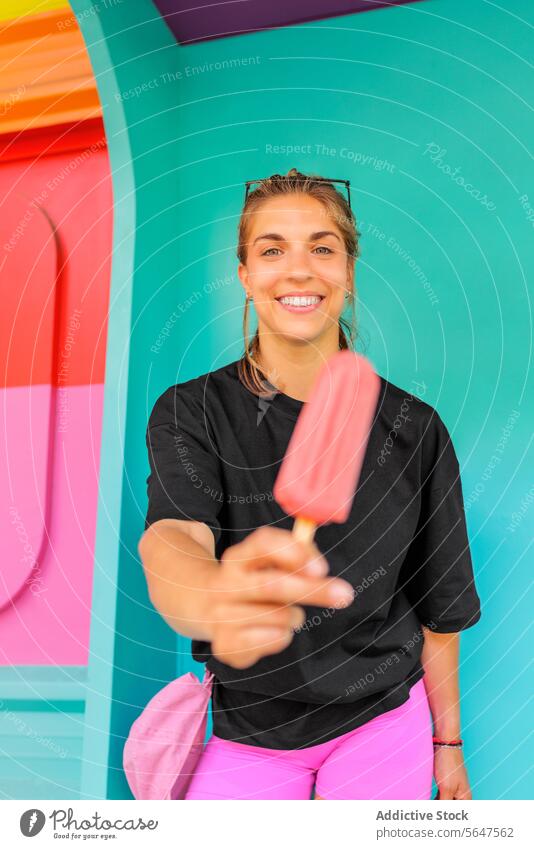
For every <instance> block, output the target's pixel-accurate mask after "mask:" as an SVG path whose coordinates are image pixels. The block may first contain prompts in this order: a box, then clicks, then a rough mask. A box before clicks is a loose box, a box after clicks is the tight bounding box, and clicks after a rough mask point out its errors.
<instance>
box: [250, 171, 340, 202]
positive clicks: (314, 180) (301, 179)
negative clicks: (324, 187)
mask: <svg viewBox="0 0 534 849" xmlns="http://www.w3.org/2000/svg"><path fill="white" fill-rule="evenodd" d="M276 177H280V178H282V179H283V178H284V175H283V174H273V175H272V177H263V178H262V179H261V180H247V182H246V183H245V203H246V201H247V198H248V196H249V193H250V191H251V189H250V187H251V186H253V185H254V184H255V183H266V182H268V181H269V180H270V179H273V178H276ZM290 179H291V180H296V181H298V182H301V183H304V182H308V183H309V182H312V183H342V184H343V185H344V186H345V188H346V190H347V203H348V205H349V209H352V206H351V203H350V180H330V179H329V178H328V177H290ZM252 191H254V190H252Z"/></svg>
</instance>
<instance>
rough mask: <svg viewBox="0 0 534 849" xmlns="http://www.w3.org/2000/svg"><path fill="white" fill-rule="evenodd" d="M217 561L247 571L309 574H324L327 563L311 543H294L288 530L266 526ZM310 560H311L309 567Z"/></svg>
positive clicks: (297, 541)
mask: <svg viewBox="0 0 534 849" xmlns="http://www.w3.org/2000/svg"><path fill="white" fill-rule="evenodd" d="M221 560H224V562H225V563H233V564H237V565H240V566H241V567H242V568H244V569H246V570H247V571H254V570H256V569H261V568H263V567H266V566H267V567H268V566H273V565H276V566H277V567H278V568H279V569H284V570H286V571H288V572H295V571H302V572H303V573H304V572H306V574H311V575H326V574H327V573H328V561H327V560H326V558H325V557H324V556H323V555H322V554H321V552H320V551H319V549H318V548H317V546H316V545H315V543H314V542H303V541H302V540H297V539H295V538H294V536H293V534H292V533H291V531H287V530H284V529H282V528H271V527H269V526H268V525H264V526H263V527H261V528H258V529H257V530H255V531H253V532H252V533H251V534H249V535H248V536H247V537H246V538H245V539H244V540H243V541H242V542H240V543H238V544H237V545H233V546H231V548H230V549H227V550H226V551H225V552H223V555H222V557H221ZM311 561H315V562H314V563H313V565H311ZM308 564H310V565H308ZM310 566H311V568H310Z"/></svg>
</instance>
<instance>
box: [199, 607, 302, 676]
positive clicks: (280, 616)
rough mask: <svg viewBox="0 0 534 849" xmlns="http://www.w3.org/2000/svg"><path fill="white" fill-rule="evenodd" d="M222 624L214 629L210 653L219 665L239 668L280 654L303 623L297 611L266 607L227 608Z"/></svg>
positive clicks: (299, 611)
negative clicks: (268, 656)
mask: <svg viewBox="0 0 534 849" xmlns="http://www.w3.org/2000/svg"><path fill="white" fill-rule="evenodd" d="M223 611H224V617H225V618H224V621H220V622H219V623H218V624H217V625H216V626H215V628H214V631H213V638H212V641H211V645H212V652H213V654H214V655H215V656H216V657H217V658H218V659H219V660H221V661H222V662H223V663H227V664H228V665H229V666H233V667H235V668H238V669H243V668H245V667H247V666H251V665H252V664H253V663H256V661H258V660H259V659H260V657H263V656H264V655H267V654H276V653H277V652H280V651H283V650H284V649H285V648H287V646H289V644H290V643H291V641H292V639H293V637H294V633H293V629H294V628H296V627H297V626H298V625H301V624H302V623H303V621H304V611H303V610H302V609H301V608H293V607H283V608H280V607H277V606H275V605H269V604H240V605H227V606H225V607H224V608H222V609H221V613H222V612H223Z"/></svg>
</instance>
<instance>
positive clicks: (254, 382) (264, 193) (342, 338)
mask: <svg viewBox="0 0 534 849" xmlns="http://www.w3.org/2000/svg"><path fill="white" fill-rule="evenodd" d="M296 193H302V194H306V195H309V196H310V197H313V198H315V199H316V200H318V201H319V202H320V203H321V204H322V205H323V207H324V209H325V211H326V213H327V215H328V216H329V217H330V218H331V219H332V220H333V221H335V223H336V224H337V226H338V227H339V230H340V232H341V235H342V237H343V241H344V243H345V250H346V253H347V262H352V263H354V262H355V260H356V259H357V257H358V256H359V255H360V251H359V243H358V238H359V236H360V235H361V234H360V232H359V231H358V230H357V229H356V219H355V218H354V214H353V212H352V209H351V208H350V205H349V203H348V202H347V200H346V199H345V198H344V197H343V195H342V194H341V193H340V192H338V191H337V189H336V188H335V187H334V185H333V183H331V182H329V181H328V180H325V178H324V177H320V176H319V175H317V174H309V175H307V174H303V173H301V172H300V171H297V169H296V168H291V170H290V171H288V172H287V174H273V175H272V176H271V177H267V178H266V179H265V180H262V181H260V182H259V185H258V187H257V188H256V189H254V191H251V192H250V193H249V194H248V196H247V198H246V201H245V204H244V206H243V209H242V212H241V217H240V219H239V226H238V244H237V257H238V259H239V261H240V262H241V263H243V264H244V265H245V264H246V261H247V248H248V241H249V240H248V232H249V227H250V222H251V220H252V217H253V215H254V214H255V213H256V212H257V210H258V208H259V207H260V206H261V204H262V203H263V202H264V201H266V200H269V199H270V198H272V197H278V196H279V195H284V194H296ZM351 279H352V287H351V290H350V291H349V296H348V297H349V303H350V306H351V320H350V322H348V321H346V319H344V318H342V317H340V319H339V348H340V349H343V348H353V347H354V343H355V338H356V313H355V307H354V275H353V274H352V275H351ZM249 300H250V298H249V297H248V296H247V297H246V300H245V310H244V314H243V337H244V343H245V351H244V354H243V356H242V357H241V359H240V360H239V362H238V374H239V378H240V380H241V382H242V383H244V385H245V386H246V387H247V389H249V390H250V391H251V392H253V393H254V394H256V395H260V396H263V395H270V394H272V389H269V388H268V387H267V386H266V384H265V382H264V380H263V378H262V375H264V372H263V371H262V368H261V366H260V364H259V363H258V362H257V360H256V359H255V357H256V356H257V355H258V353H259V347H260V340H259V334H258V331H257V330H256V333H255V335H254V338H253V339H252V340H251V341H250V342H249V338H248V336H249ZM345 330H346V331H347V333H348V337H349V338H348V340H347V336H346V335H345ZM265 376H266V375H265Z"/></svg>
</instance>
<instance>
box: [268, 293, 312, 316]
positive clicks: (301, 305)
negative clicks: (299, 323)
mask: <svg viewBox="0 0 534 849" xmlns="http://www.w3.org/2000/svg"><path fill="white" fill-rule="evenodd" d="M275 300H276V301H277V303H278V304H280V306H281V307H282V309H283V310H287V311H288V312H296V313H307V312H313V311H314V310H316V309H317V307H318V306H319V304H320V303H321V301H323V300H324V295H284V296H282V297H280V298H276V299H275Z"/></svg>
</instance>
